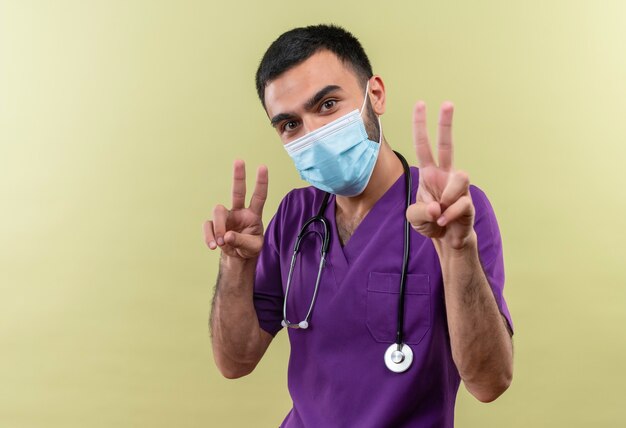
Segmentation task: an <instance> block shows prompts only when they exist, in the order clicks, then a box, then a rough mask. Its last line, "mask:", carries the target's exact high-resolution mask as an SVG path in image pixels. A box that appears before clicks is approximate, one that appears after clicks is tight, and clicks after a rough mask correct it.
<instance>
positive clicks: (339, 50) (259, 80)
mask: <svg viewBox="0 0 626 428" xmlns="http://www.w3.org/2000/svg"><path fill="white" fill-rule="evenodd" d="M324 49H327V50H329V51H331V52H332V53H334V54H335V55H337V57H338V58H339V59H340V60H341V61H343V62H344V63H345V64H347V65H349V66H350V67H351V68H352V69H353V70H354V72H355V73H356V75H357V77H359V78H360V79H361V80H362V83H363V88H365V82H366V81H367V80H368V79H369V78H370V77H372V76H373V73H372V66H371V65H370V61H369V59H368V58H367V55H366V54H365V51H364V50H363V47H362V46H361V43H359V41H358V39H357V38H356V37H354V36H353V35H352V34H351V33H349V32H348V31H346V30H344V29H343V28H341V27H339V26H336V25H332V24H331V25H325V24H322V25H310V26H308V27H300V28H294V29H293V30H289V31H287V32H286V33H283V34H281V35H280V37H278V38H277V39H276V40H274V42H273V43H272V44H271V45H270V47H269V48H268V49H267V51H265V55H263V59H261V63H260V64H259V68H258V69H257V72H256V90H257V93H258V95H259V99H260V100H261V103H262V104H263V107H265V86H266V85H267V84H268V83H269V82H270V81H272V80H274V79H275V78H276V77H278V76H280V75H281V74H282V73H284V72H285V71H287V70H289V69H290V68H292V67H294V66H296V65H298V64H300V63H301V62H304V61H305V60H306V59H308V58H309V57H311V56H312V55H313V54H314V53H316V52H318V51H320V50H324Z"/></svg>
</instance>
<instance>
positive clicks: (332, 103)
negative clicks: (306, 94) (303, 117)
mask: <svg viewBox="0 0 626 428" xmlns="http://www.w3.org/2000/svg"><path fill="white" fill-rule="evenodd" d="M336 104H337V100H326V101H324V103H323V104H322V110H330V109H332V108H333V107H335V105H336Z"/></svg>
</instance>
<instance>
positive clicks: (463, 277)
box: [204, 25, 513, 427]
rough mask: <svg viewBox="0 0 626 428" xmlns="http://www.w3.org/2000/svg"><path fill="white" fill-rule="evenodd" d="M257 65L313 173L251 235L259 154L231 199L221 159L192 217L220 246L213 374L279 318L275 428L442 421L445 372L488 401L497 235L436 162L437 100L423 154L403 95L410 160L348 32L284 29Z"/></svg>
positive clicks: (445, 157)
mask: <svg viewBox="0 0 626 428" xmlns="http://www.w3.org/2000/svg"><path fill="white" fill-rule="evenodd" d="M256 77H257V79H256V83H257V90H258V94H259V98H260V99H261V102H262V104H263V106H264V108H265V111H266V113H267V115H268V117H269V119H270V122H271V124H272V126H273V127H274V128H275V129H276V131H277V133H278V136H279V137H280V139H281V141H282V143H283V144H284V145H285V148H286V150H287V152H288V153H289V155H290V156H291V157H292V159H293V160H294V163H295V165H296V168H297V169H298V171H299V172H300V175H301V176H302V177H303V178H304V179H306V180H307V181H309V183H311V184H313V186H311V187H307V188H302V189H295V190H293V191H291V192H290V193H289V194H287V195H286V196H285V198H284V199H283V200H282V202H281V204H280V206H279V208H278V211H277V212H276V214H275V215H274V217H273V218H272V220H271V221H270V223H269V225H268V228H267V230H266V231H265V234H264V233H263V232H264V231H263V225H262V222H261V214H262V210H263V205H264V202H265V199H266V195H267V187H268V172H267V169H266V168H265V167H260V168H259V169H258V172H257V180H256V186H255V189H254V193H253V195H252V198H251V201H250V204H249V206H248V207H247V208H246V207H245V193H246V190H245V169H244V163H243V162H242V161H236V162H235V164H234V180H233V193H232V207H231V209H227V208H226V207H224V206H222V205H217V206H216V207H215V210H214V213H213V220H211V221H207V222H205V224H204V233H205V240H206V243H207V245H208V246H209V248H210V249H212V250H214V249H216V248H220V249H221V254H222V257H221V260H220V272H219V276H218V280H217V286H216V292H215V296H214V299H213V305H212V310H211V315H210V326H211V332H212V334H211V338H212V345H213V353H214V357H215V361H216V364H217V366H218V368H219V370H220V371H221V373H222V374H223V375H224V376H226V377H228V378H237V377H241V376H245V375H247V374H249V373H250V372H252V370H253V369H254V367H255V366H256V365H257V363H258V362H259V360H260V359H261V357H262V356H263V354H264V353H265V350H266V349H267V347H268V346H269V344H270V342H271V340H272V338H273V337H274V336H275V335H276V334H277V332H278V331H279V330H280V329H281V328H282V326H289V327H293V328H289V329H288V333H289V340H290V343H291V356H290V363H289V373H288V376H289V392H290V394H291V397H292V400H293V408H292V410H291V411H290V412H289V414H288V415H287V416H286V418H285V420H284V421H283V424H282V426H283V427H302V426H306V427H334V426H349V427H353V426H354V427H370V426H371V427H400V426H419V427H426V426H433V427H450V426H453V418H454V402H455V398H456V393H457V390H458V387H459V384H460V380H461V379H462V380H463V382H464V384H465V386H466V388H467V389H468V390H469V391H470V392H471V393H472V394H473V395H474V396H475V397H476V398H477V399H478V400H480V401H482V402H489V401H493V400H495V399H496V398H497V397H498V396H500V395H501V394H502V393H503V392H504V391H505V390H506V389H507V388H508V386H509V384H510V382H511V379H512V371H513V347H512V340H511V335H512V334H513V333H512V321H511V317H510V314H509V311H508V309H507V306H506V302H505V300H504V297H503V287H504V266H503V257H502V245H501V239H500V234H499V231H498V226H497V222H496V218H495V215H494V213H493V210H492V208H491V206H490V204H489V201H488V199H487V197H486V196H485V194H484V193H483V192H482V191H481V190H480V189H478V188H477V187H476V186H473V185H471V186H470V184H469V179H468V176H467V174H466V173H464V172H461V171H457V170H455V169H454V168H453V164H452V158H453V156H452V149H453V146H452V136H451V127H452V111H453V106H452V104H451V103H444V104H443V105H442V107H441V112H440V121H439V135H438V164H437V163H436V162H435V160H434V158H433V155H432V153H431V149H430V143H429V140H428V136H427V133H426V113H425V105H424V103H423V102H418V103H417V104H416V106H415V111H414V140H415V149H416V152H417V158H418V161H419V165H420V168H419V170H418V169H417V168H414V167H412V168H410V169H408V166H407V169H406V170H405V169H404V168H403V162H402V161H401V158H400V156H398V155H396V154H395V153H394V152H393V150H392V149H391V147H390V146H389V144H388V143H387V141H386V140H385V138H384V135H383V132H382V128H381V122H380V119H379V118H380V116H381V115H382V114H383V113H384V112H385V86H384V84H383V80H382V78H381V77H380V76H378V75H374V74H373V73H372V69H371V66H370V63H369V60H368V58H367V56H366V54H365V52H364V51H363V48H362V47H361V45H360V44H359V42H358V41H357V39H356V38H354V36H352V35H351V34H350V33H348V32H346V31H345V30H343V29H341V28H339V27H335V26H325V25H319V26H311V27H306V28H297V29H294V30H291V31H289V32H287V33H285V34H283V35H281V36H280V37H279V38H278V39H277V40H276V41H274V43H273V44H272V45H271V46H270V47H269V49H268V50H267V52H266V53H265V56H264V57H263V60H262V61H261V64H260V66H259V69H258V71H257V76H256ZM404 171H407V172H408V174H406V173H405V172H404ZM409 178H410V181H412V184H411V185H410V187H411V193H410V201H409V202H407V195H406V193H407V186H408V185H409ZM326 195H328V196H327V199H326V200H325V196H326ZM407 205H408V208H407ZM316 215H317V217H316V220H315V221H313V222H312V223H311V224H309V225H308V226H307V227H306V228H304V229H303V226H304V225H305V223H306V222H307V220H309V219H310V218H312V217H314V216H316ZM321 217H323V218H324V220H320V218H321ZM407 221H408V223H406V222H407ZM408 224H410V226H412V229H411V230H409V229H408V228H407V229H406V232H407V235H406V242H405V227H408ZM301 230H302V232H301ZM299 234H300V235H301V239H299V236H298V235H299ZM325 239H327V240H328V249H327V253H326V254H325V261H322V262H320V257H321V248H322V247H323V246H324V240H325ZM296 241H299V243H298V250H299V255H298V256H296V257H295V258H292V256H293V254H294V246H295V244H296ZM405 253H406V266H405V259H404V256H405ZM292 260H293V262H292ZM399 315H400V316H399Z"/></svg>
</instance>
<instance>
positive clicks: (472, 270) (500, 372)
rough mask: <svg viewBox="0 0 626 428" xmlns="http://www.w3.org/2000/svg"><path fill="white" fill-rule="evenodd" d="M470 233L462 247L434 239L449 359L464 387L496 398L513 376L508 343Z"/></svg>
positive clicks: (482, 397) (479, 395) (483, 396)
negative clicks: (440, 272)
mask: <svg viewBox="0 0 626 428" xmlns="http://www.w3.org/2000/svg"><path fill="white" fill-rule="evenodd" d="M476 242H477V241H476V235H475V233H474V234H472V235H471V237H470V239H468V241H467V243H466V245H465V246H464V247H463V248H462V249H454V248H446V247H444V246H443V245H441V243H435V248H437V252H438V254H439V260H440V263H441V269H442V272H443V282H444V295H445V300H446V310H447V317H448V330H449V332H450V346H451V348H452V358H453V359H454V362H455V364H456V366H457V369H458V370H459V374H460V376H461V378H462V379H463V383H464V384H465V387H466V388H467V390H468V391H469V392H470V393H471V394H472V395H474V396H475V397H476V398H477V399H478V400H480V401H482V402H490V401H493V400H495V399H496V398H498V397H499V396H500V395H501V394H502V393H503V392H504V391H505V390H506V389H507V388H508V387H509V385H510V383H511V380H512V378H513V344H512V340H511V336H510V333H509V331H508V327H507V323H506V321H504V317H503V316H502V314H501V313H500V310H499V309H498V305H497V304H496V300H495V297H494V295H493V292H492V290H491V288H490V286H489V282H488V281H487V278H486V276H485V273H484V271H483V269H482V266H481V264H480V260H479V257H478V246H477V243H476Z"/></svg>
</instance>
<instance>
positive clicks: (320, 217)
mask: <svg viewBox="0 0 626 428" xmlns="http://www.w3.org/2000/svg"><path fill="white" fill-rule="evenodd" d="M394 153H395V154H396V156H398V159H400V162H402V167H403V168H404V183H405V185H406V206H405V211H406V209H407V208H408V207H409V205H411V188H412V179H411V171H410V169H409V164H408V163H407V161H406V159H405V158H404V156H402V155H401V154H400V153H398V152H396V151H395V150H394ZM329 197H330V194H329V193H326V194H325V195H324V199H323V201H322V204H321V206H320V208H319V210H318V211H317V214H316V215H315V216H313V217H311V218H310V219H308V220H307V221H306V222H305V223H304V225H303V226H302V229H300V233H298V237H297V238H296V243H295V245H294V248H293V255H292V256H291V264H290V266H289V274H288V275H287V287H286V289H285V300H284V302H283V320H282V321H281V324H282V326H283V327H289V328H299V329H307V328H308V327H309V318H310V317H311V312H312V311H313V305H314V304H315V298H316V297H317V289H318V287H319V284H320V278H321V277H322V269H323V268H324V265H325V264H326V255H327V254H328V246H329V243H330V226H329V222H328V220H327V219H326V218H325V217H324V211H325V210H326V206H327V205H328V198H329ZM314 223H320V224H321V226H322V229H323V233H320V232H318V231H315V230H308V228H309V226H311V225H312V224H314ZM410 230H411V229H410V225H409V222H408V220H407V219H406V218H405V219H404V254H403V258H402V274H401V275H400V295H399V298H398V319H397V328H396V342H395V343H394V344H392V345H391V346H389V348H387V350H386V351H385V365H386V366H387V368H388V369H389V370H391V371H392V372H396V373H402V372H404V371H406V370H408V368H409V367H410V366H411V363H412V362H413V351H412V350H411V348H410V347H409V345H407V344H406V343H403V340H404V334H403V333H404V332H403V329H404V288H405V284H406V275H407V270H408V265H409V241H410V239H409V238H410ZM311 233H314V234H317V235H319V236H320V237H321V239H322V247H321V249H320V253H321V258H320V263H319V267H318V270H317V279H316V280H315V289H314V291H313V298H312V299H311V304H310V305H309V310H308V311H307V313H306V316H305V317H304V320H302V321H300V322H299V323H291V322H290V321H289V320H288V319H287V296H288V295H289V287H290V286H291V277H292V275H293V268H294V266H295V265H296V258H297V256H298V253H299V252H300V244H301V242H302V239H303V238H304V237H305V236H307V235H308V234H311Z"/></svg>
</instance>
